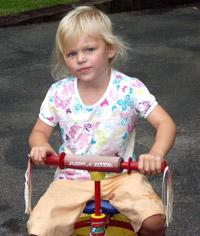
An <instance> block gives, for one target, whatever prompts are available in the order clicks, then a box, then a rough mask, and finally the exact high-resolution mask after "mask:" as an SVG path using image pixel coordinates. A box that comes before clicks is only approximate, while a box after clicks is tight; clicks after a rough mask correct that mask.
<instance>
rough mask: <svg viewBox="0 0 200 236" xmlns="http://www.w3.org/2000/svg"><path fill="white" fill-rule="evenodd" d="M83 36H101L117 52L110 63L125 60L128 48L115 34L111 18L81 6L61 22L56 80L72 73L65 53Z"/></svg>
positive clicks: (57, 43)
mask: <svg viewBox="0 0 200 236" xmlns="http://www.w3.org/2000/svg"><path fill="white" fill-rule="evenodd" d="M82 35H86V36H94V35H96V36H100V37H101V38H102V39H103V40H104V41H105V43H106V44H108V45H109V46H111V47H112V48H114V49H115V50H116V54H115V56H114V57H113V58H112V59H111V61H110V63H111V65H113V64H114V63H115V62H116V61H117V60H120V59H122V58H125V56H126V51H127V48H128V47H127V46H126V45H125V43H124V42H123V41H122V40H121V39H120V38H119V37H118V36H116V35H114V34H113V30H112V23H111V20H110V18H109V17H108V16H107V15H106V14H104V13H103V12H102V11H100V10H98V9H97V8H95V7H93V6H79V7H77V8H75V9H74V10H72V11H70V12H69V13H68V14H67V15H66V16H65V17H64V18H63V19H62V20H61V22H60V24H59V26H58V29H57V33H56V40H55V47H54V51H53V55H52V59H53V61H52V63H53V64H52V66H53V67H52V75H53V77H54V78H55V79H62V78H64V77H66V76H68V75H69V74H70V73H69V72H68V70H67V66H66V64H65V61H64V57H63V54H64V51H65V49H66V48H67V47H68V46H69V45H70V44H71V42H75V41H76V40H78V39H79V38H80V37H81V36H82Z"/></svg>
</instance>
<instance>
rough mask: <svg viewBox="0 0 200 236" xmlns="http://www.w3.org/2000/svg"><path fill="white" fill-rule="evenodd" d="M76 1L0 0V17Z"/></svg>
mask: <svg viewBox="0 0 200 236" xmlns="http://www.w3.org/2000/svg"><path fill="white" fill-rule="evenodd" d="M76 1H77V0H0V16H5V15H14V14H17V13H21V12H24V11H29V10H33V9H39V8H43V7H50V6H55V5H61V4H67V3H72V2H76Z"/></svg>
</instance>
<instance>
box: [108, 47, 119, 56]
mask: <svg viewBox="0 0 200 236" xmlns="http://www.w3.org/2000/svg"><path fill="white" fill-rule="evenodd" d="M116 53H117V50H116V48H115V47H113V46H111V45H109V46H108V58H109V59H112V58H114V57H115V55H116Z"/></svg>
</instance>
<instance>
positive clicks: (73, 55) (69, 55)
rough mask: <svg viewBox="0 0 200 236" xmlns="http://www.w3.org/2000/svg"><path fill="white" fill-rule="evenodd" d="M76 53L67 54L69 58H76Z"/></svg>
mask: <svg viewBox="0 0 200 236" xmlns="http://www.w3.org/2000/svg"><path fill="white" fill-rule="evenodd" d="M76 54H77V53H76V52H69V53H67V57H75V56H76Z"/></svg>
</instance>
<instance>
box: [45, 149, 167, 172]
mask: <svg viewBox="0 0 200 236" xmlns="http://www.w3.org/2000/svg"><path fill="white" fill-rule="evenodd" d="M74 157H76V160H75V161H74V159H72V158H71V159H70V156H68V154H66V153H61V154H59V155H55V154H52V155H49V156H48V157H47V159H46V160H45V164H46V165H51V166H58V167H59V168H61V169H63V168H71V169H80V170H88V171H99V172H115V173H121V172H122V170H124V169H126V170H127V171H128V173H130V172H131V171H132V170H138V162H135V161H132V159H131V158H129V160H128V162H125V161H124V160H123V158H121V157H106V158H105V157H104V156H101V157H99V156H96V157H97V159H100V160H101V161H100V162H98V161H96V162H95V161H94V160H89V159H85V158H83V156H81V158H80V156H75V155H74ZM93 157H94V156H93ZM108 158H109V159H108ZM113 160H114V161H113ZM166 166H167V163H166V161H163V162H162V165H161V171H162V172H164V170H165V168H166Z"/></svg>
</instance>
